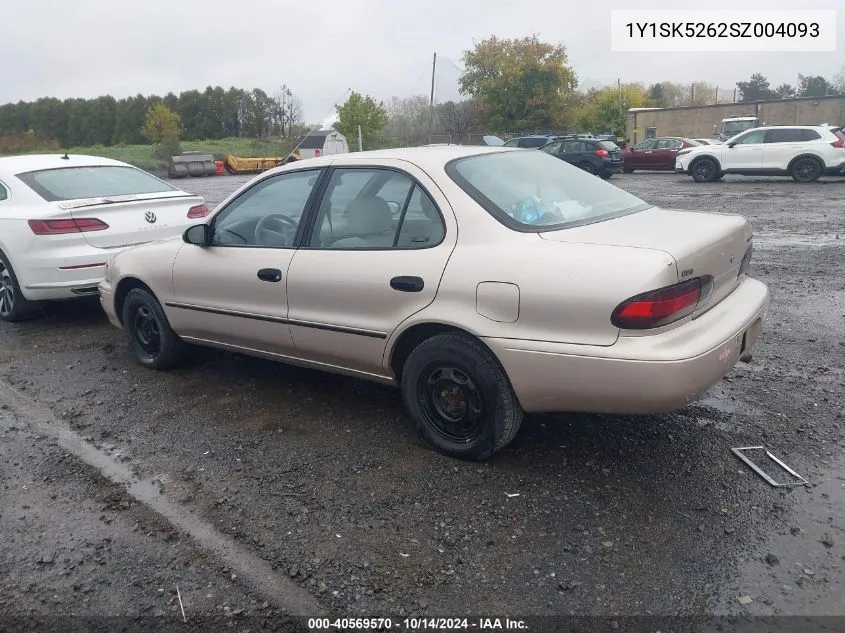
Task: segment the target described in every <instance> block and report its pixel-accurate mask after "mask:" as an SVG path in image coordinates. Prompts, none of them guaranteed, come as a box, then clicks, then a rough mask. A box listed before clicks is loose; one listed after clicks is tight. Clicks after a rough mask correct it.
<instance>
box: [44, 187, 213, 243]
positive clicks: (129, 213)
mask: <svg viewBox="0 0 845 633" xmlns="http://www.w3.org/2000/svg"><path fill="white" fill-rule="evenodd" d="M203 203H204V201H203V199H202V198H200V197H198V196H194V195H190V194H185V193H184V192H181V191H173V192H160V193H148V194H132V195H124V196H113V197H106V198H90V199H86V200H68V201H65V202H57V203H55V204H56V206H57V207H58V208H59V209H62V210H67V211H70V213H71V215H72V217H73V218H74V219H82V218H96V219H98V220H101V221H103V222H105V223H106V224H108V226H109V228H108V229H104V230H101V231H85V232H84V233H83V234H82V235H83V236H84V237H85V240H86V241H87V242H88V244H90V245H91V246H95V247H98V248H121V247H125V246H132V245H136V244H143V243H146V242H153V241H156V240H163V239H168V238H171V237H175V236H177V235H180V234H181V233H182V232H183V231H184V230H185V229H186V228H187V227H188V226H191V225H192V224H197V223H198V222H201V221H202V219H201V218H197V219H191V218H189V217H188V211H189V209H190V208H191V207H195V206H199V205H201V204H203Z"/></svg>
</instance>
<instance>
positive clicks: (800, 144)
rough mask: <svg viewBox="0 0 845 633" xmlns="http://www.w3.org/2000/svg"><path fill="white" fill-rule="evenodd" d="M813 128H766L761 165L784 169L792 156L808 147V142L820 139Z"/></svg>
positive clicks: (767, 167) (768, 167)
mask: <svg viewBox="0 0 845 633" xmlns="http://www.w3.org/2000/svg"><path fill="white" fill-rule="evenodd" d="M820 138H821V136H820V135H819V133H818V132H816V131H815V130H810V129H807V128H795V127H791V128H790V127H784V128H773V129H771V130H766V136H765V139H764V146H763V167H765V168H766V169H782V170H786V168H787V167H789V163H790V162H791V161H792V159H793V158H795V157H796V156H798V155H799V154H801V153H802V152H804V151H805V150H808V149H810V142H811V141H813V140H818V139H820Z"/></svg>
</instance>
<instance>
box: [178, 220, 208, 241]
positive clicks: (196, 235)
mask: <svg viewBox="0 0 845 633" xmlns="http://www.w3.org/2000/svg"><path fill="white" fill-rule="evenodd" d="M182 241H184V242H185V243H186V244H194V245H195V246H209V245H210V244H211V227H210V226H209V225H208V224H195V225H194V226H190V227H188V228H187V229H185V232H184V233H182Z"/></svg>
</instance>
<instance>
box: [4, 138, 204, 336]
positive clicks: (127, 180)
mask: <svg viewBox="0 0 845 633" xmlns="http://www.w3.org/2000/svg"><path fill="white" fill-rule="evenodd" d="M208 213H209V210H208V207H207V206H206V205H205V201H204V200H203V199H202V198H200V197H197V196H194V195H191V194H189V193H185V192H184V191H180V190H179V189H177V188H176V187H173V186H171V185H169V184H168V183H166V182H164V181H163V180H160V179H158V178H156V177H155V176H153V175H151V174H148V173H147V172H145V171H142V170H140V169H136V168H135V167H132V166H131V165H127V164H126V163H122V162H120V161H116V160H110V159H108V158H98V157H95V156H79V155H75V154H74V155H68V154H65V155H60V154H34V155H29V156H8V157H2V158H0V318H2V319H3V320H4V321H20V320H22V319H25V318H28V317H31V316H33V315H34V314H36V312H37V310H36V307H37V302H39V301H47V300H61V299H72V298H75V297H81V296H85V295H96V294H97V284H98V283H99V282H100V280H101V279H102V278H103V267H104V265H105V262H106V259H108V258H109V257H110V256H111V255H112V254H113V253H114V252H115V251H117V250H120V249H123V248H126V247H127V246H129V245H134V244H141V243H144V242H151V241H154V240H160V239H164V238H168V237H173V236H178V235H181V233H182V232H183V231H184V230H185V228H186V227H187V226H190V225H191V224H194V223H195V222H196V221H197V220H199V219H201V218H203V217H205V216H206V215H208Z"/></svg>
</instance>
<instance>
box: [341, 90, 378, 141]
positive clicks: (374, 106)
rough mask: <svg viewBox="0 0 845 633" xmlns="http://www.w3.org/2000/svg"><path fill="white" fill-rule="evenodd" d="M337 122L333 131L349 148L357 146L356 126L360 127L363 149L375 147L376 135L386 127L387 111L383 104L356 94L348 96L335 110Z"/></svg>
mask: <svg viewBox="0 0 845 633" xmlns="http://www.w3.org/2000/svg"><path fill="white" fill-rule="evenodd" d="M337 114H338V121H337V123H335V126H334V127H335V129H336V130H337V131H338V132H340V133H341V134H343V135H344V136H345V137H346V138H347V140H348V142H349V145H350V146H356V147H357V145H358V126H359V125H360V126H361V137H362V140H363V143H364V149H372V148H373V147H375V144H376V139H377V136H378V133H379V132H381V131H382V130H383V129H384V128H385V126H387V111H386V110H385V108H384V104H381V103H377V102H376V101H375V99H373V98H372V97H370V96H366V97H365V96H363V95H361V94H360V93H358V92H353V93H352V94H351V95H349V99H347V100H346V103H344V104H343V105H342V106H340V107H338V109H337Z"/></svg>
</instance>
